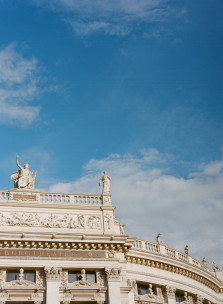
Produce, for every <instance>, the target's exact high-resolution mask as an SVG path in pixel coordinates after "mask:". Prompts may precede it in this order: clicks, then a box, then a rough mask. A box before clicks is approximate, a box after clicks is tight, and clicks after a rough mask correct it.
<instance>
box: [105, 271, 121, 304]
mask: <svg viewBox="0 0 223 304" xmlns="http://www.w3.org/2000/svg"><path fill="white" fill-rule="evenodd" d="M105 272H106V275H107V282H108V303H109V304H121V295H120V274H121V270H120V268H106V269H105Z"/></svg>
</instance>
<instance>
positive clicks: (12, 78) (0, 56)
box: [0, 44, 40, 126]
mask: <svg viewBox="0 0 223 304" xmlns="http://www.w3.org/2000/svg"><path fill="white" fill-rule="evenodd" d="M0 71H1V72H0V122H1V123H6V124H12V123H17V124H18V123H19V124H20V125H23V126H25V125H29V124H30V123H32V122H33V121H34V120H35V119H36V118H37V117H38V115H39V112H40V106H38V105H31V104H30V102H31V101H32V100H33V99H34V97H36V96H37V95H38V93H39V91H40V89H39V87H38V82H39V78H38V66H37V60H36V59H35V58H30V59H26V58H24V57H23V56H22V55H21V54H20V53H18V52H17V50H16V47H15V45H14V44H10V45H9V46H7V47H5V48H3V49H0Z"/></svg>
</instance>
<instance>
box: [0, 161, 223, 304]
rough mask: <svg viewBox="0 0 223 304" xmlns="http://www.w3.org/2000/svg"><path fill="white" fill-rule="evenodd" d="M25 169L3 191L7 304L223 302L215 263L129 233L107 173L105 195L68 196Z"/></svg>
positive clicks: (0, 298) (1, 252)
mask: <svg viewBox="0 0 223 304" xmlns="http://www.w3.org/2000/svg"><path fill="white" fill-rule="evenodd" d="M17 163H18V159H17ZM18 165H19V164H18ZM19 168H20V170H19V171H17V172H15V173H14V174H13V175H12V179H14V185H15V188H13V189H11V190H8V191H5V190H4V191H1V192H0V304H3V303H4V304H5V303H7V304H10V303H11V304H12V303H14V304H16V303H17V304H18V303H20V304H21V303H26V304H29V303H35V304H40V303H47V304H59V303H63V304H68V303H71V304H74V303H76V304H87V303H88V304H89V303H91V304H96V303H98V304H105V303H106V304H136V303H137V304H145V303H160V304H161V303H169V304H175V303H176V302H180V303H184V304H193V303H194V304H202V303H204V304H209V303H210V304H211V303H223V276H222V272H221V270H220V269H219V267H218V266H217V265H216V264H215V263H214V264H213V269H212V270H211V269H209V266H208V264H207V261H206V259H204V260H203V261H202V262H200V261H198V260H196V259H194V258H193V257H192V256H190V254H189V252H188V248H187V247H186V248H185V252H180V251H177V250H175V249H172V248H169V247H168V246H166V245H165V244H164V243H163V242H162V240H161V237H160V235H158V236H157V239H156V242H150V241H144V240H140V239H135V238H132V237H130V236H128V235H126V234H125V233H124V230H123V226H122V225H121V224H120V223H119V222H118V221H117V220H116V217H115V214H114V209H115V207H114V206H112V204H111V195H110V178H109V177H108V176H107V174H106V172H105V173H104V175H103V176H102V178H101V182H102V183H103V191H102V195H94V194H92V195H90V194H65V193H46V192H40V191H38V190H35V189H34V183H35V176H36V174H31V172H30V171H29V167H28V166H26V167H24V169H23V168H22V167H21V166H20V165H19ZM23 170H24V171H23Z"/></svg>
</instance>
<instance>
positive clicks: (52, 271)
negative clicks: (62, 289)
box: [44, 267, 62, 281]
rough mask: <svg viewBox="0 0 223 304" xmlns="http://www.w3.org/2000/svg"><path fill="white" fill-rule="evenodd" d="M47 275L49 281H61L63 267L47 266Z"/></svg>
mask: <svg viewBox="0 0 223 304" xmlns="http://www.w3.org/2000/svg"><path fill="white" fill-rule="evenodd" d="M44 270H45V275H46V280H47V281H60V275H61V271H62V268H60V267H45V268H44Z"/></svg>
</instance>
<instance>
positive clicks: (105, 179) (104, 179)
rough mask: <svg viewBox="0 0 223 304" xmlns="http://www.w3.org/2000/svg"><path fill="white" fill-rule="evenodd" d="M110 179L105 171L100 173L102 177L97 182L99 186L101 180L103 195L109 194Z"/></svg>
mask: <svg viewBox="0 0 223 304" xmlns="http://www.w3.org/2000/svg"><path fill="white" fill-rule="evenodd" d="M110 181H111V178H110V177H109V176H108V175H107V172H106V171H104V174H103V175H102V177H101V179H100V181H99V183H98V184H99V186H100V185H101V182H102V183H103V190H102V194H104V195H109V194H110Z"/></svg>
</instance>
